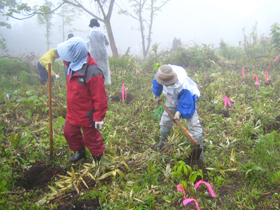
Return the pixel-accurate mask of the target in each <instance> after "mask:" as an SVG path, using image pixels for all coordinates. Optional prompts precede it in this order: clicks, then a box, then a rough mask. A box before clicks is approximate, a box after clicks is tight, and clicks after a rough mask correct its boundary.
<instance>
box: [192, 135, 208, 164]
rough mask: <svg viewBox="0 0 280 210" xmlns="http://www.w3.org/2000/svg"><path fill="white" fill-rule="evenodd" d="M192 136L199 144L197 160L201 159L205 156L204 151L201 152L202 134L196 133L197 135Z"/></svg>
mask: <svg viewBox="0 0 280 210" xmlns="http://www.w3.org/2000/svg"><path fill="white" fill-rule="evenodd" d="M194 138H195V140H196V141H197V142H198V143H199V144H200V148H201V149H202V152H201V154H200V157H199V160H201V161H203V160H204V158H205V155H204V152H203V142H202V134H198V135H196V136H194Z"/></svg>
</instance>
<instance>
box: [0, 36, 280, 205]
mask: <svg viewBox="0 0 280 210" xmlns="http://www.w3.org/2000/svg"><path fill="white" fill-rule="evenodd" d="M272 35H273V34H272ZM274 37H275V36H274ZM272 38H273V37H272ZM272 38H271V39H270V38H268V39H265V38H258V37H257V36H256V35H254V33H252V34H251V35H250V36H249V37H246V36H244V41H243V42H242V43H241V45H240V46H239V47H233V46H229V45H228V44H227V43H225V42H224V41H221V44H220V46H219V48H218V49H214V48H213V47H212V46H211V45H195V46H185V47H179V48H177V49H176V50H175V51H166V52H159V51H158V50H157V49H158V46H157V45H154V46H153V50H152V51H151V52H150V54H149V56H148V57H147V58H146V59H141V58H138V57H136V56H130V57H127V56H122V57H120V58H118V59H113V58H110V67H111V74H112V75H111V77H112V84H111V85H109V86H107V87H106V91H107V97H108V104H109V110H108V111H107V114H106V117H105V119H104V128H103V129H102V131H101V133H102V136H103V138H104V142H105V147H106V149H105V153H104V156H103V157H102V160H101V163H100V164H99V165H96V164H95V163H94V162H92V158H91V157H90V153H89V151H88V150H87V159H85V160H82V161H79V162H77V163H76V164H71V163H70V162H69V158H70V157H71V156H72V155H73V153H72V152H71V150H70V149H69V147H68V144H67V142H66V140H65V138H64V136H63V125H64V122H65V116H66V97H67V96H66V83H65V77H64V76H63V75H64V70H63V69H64V67H63V65H62V61H61V60H58V61H57V62H56V64H55V70H57V69H59V72H60V74H61V75H62V77H61V78H60V79H59V80H55V83H54V85H53V87H52V114H53V116H52V117H53V124H52V126H53V142H54V145H53V149H54V156H53V158H52V159H50V140H49V139H50V135H49V134H50V128H49V103H48V100H49V99H48V88H47V87H46V86H45V87H41V86H40V85H39V75H38V72H37V69H36V66H35V64H34V63H31V62H25V61H21V60H18V59H12V60H11V59H7V58H2V59H0V71H1V78H0V96H1V100H0V102H1V104H0V113H1V121H0V144H1V148H0V157H1V158H0V162H1V164H0V170H1V173H0V208H1V209H102V210H105V209H106V210H109V209H138V210H144V209H170V210H172V209H174V210H175V209H196V206H195V203H194V202H191V203H189V204H187V205H186V206H185V205H184V204H183V201H184V194H183V192H179V191H178V189H177V185H179V184H181V186H183V187H184V190H185V193H186V194H185V196H186V198H194V199H196V201H197V203H198V205H199V207H200V208H201V209H266V210H267V209H279V208H280V202H279V200H280V194H279V193H280V190H279V187H280V156H279V151H280V141H279V139H280V135H279V132H280V131H279V128H280V124H279V123H280V99H279V93H280V85H279V83H280V76H279V71H280V61H279V59H277V58H278V57H277V56H278V55H279V51H278V49H279V48H277V46H280V45H277V40H276V41H275V40H274V39H272ZM168 63H171V64H175V65H181V66H183V67H185V68H186V70H187V72H188V75H189V76H190V77H191V78H192V79H193V80H194V81H195V82H196V83H197V85H198V87H199V89H200V91H201V97H200V98H199V99H198V101H197V111H198V114H199V117H200V120H201V124H202V126H203V129H204V134H203V135H204V138H203V142H204V146H205V156H206V159H205V161H204V162H200V161H192V162H191V161H189V160H188V159H187V157H188V156H189V154H190V151H191V149H192V145H191V142H190V141H189V140H188V139H187V137H186V136H185V135H184V133H183V132H182V131H181V129H180V128H179V127H178V126H176V125H175V126H174V127H173V130H172V133H171V135H170V137H169V138H168V142H167V144H166V145H165V147H164V148H163V149H162V150H158V149H156V148H155V147H154V145H155V144H157V143H158V142H159V137H160V129H159V125H158V124H159V122H158V121H155V119H154V116H153V114H154V112H155V110H156V109H157V108H158V106H159V105H158V104H157V103H156V102H155V101H154V95H153V92H152V89H151V87H152V80H153V78H154V75H155V73H156V71H157V67H158V66H159V65H160V64H168ZM242 68H244V74H245V75H244V77H243V75H242ZM266 71H267V72H268V80H266V78H267V77H266V74H267V73H266ZM253 75H256V76H257V77H258V84H256V78H254V79H253V78H252V77H253ZM123 83H124V84H125V86H126V88H127V99H126V100H124V101H122V98H121V90H122V84H123ZM6 94H9V98H6V99H4V98H5V95H6ZM225 96H227V98H228V99H229V101H230V103H231V107H229V105H227V106H225V104H224V97H225ZM181 123H183V124H184V125H185V126H186V127H187V125H186V123H185V121H184V120H181ZM199 180H203V181H205V182H207V183H209V184H210V185H211V186H212V188H213V191H214V193H215V197H212V196H211V194H210V192H209V190H208V188H207V186H206V185H203V184H202V185H200V186H199V187H198V188H197V189H195V188H194V186H195V183H197V182H198V181H199Z"/></svg>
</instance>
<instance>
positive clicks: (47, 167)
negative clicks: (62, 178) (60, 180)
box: [16, 161, 65, 190]
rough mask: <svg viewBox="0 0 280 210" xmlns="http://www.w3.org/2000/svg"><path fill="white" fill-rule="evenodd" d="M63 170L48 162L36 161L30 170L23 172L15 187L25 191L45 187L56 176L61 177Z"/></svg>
mask: <svg viewBox="0 0 280 210" xmlns="http://www.w3.org/2000/svg"><path fill="white" fill-rule="evenodd" d="M64 173H65V170H64V169H63V168H62V167H60V166H58V165H51V164H49V163H48V162H43V161H37V162H36V163H35V164H34V165H33V166H32V167H31V168H30V169H28V170H26V171H24V172H23V174H22V177H21V178H19V179H18V180H17V181H16V185H17V186H21V187H23V188H25V189H27V190H30V189H33V188H35V187H39V186H40V187H41V188H44V187H47V186H48V184H49V182H50V181H51V180H52V179H53V178H54V177H55V176H57V175H58V174H60V175H62V174H64Z"/></svg>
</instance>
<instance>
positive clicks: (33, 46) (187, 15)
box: [1, 0, 280, 55]
mask: <svg viewBox="0 0 280 210" xmlns="http://www.w3.org/2000/svg"><path fill="white" fill-rule="evenodd" d="M30 2H32V1H30ZM56 2H58V1H56ZM116 2H117V4H118V5H122V6H126V7H127V8H129V7H128V0H121V1H120V0H116ZM36 3H37V4H39V1H36ZM279 8H280V1H277V0H266V1H264V0H242V1H241V0H235V1H225V0H212V1H209V0H196V1H191V0H171V1H170V2H168V3H167V4H166V5H165V6H164V7H163V8H162V11H161V12H158V13H157V16H155V19H154V25H153V34H152V44H154V43H158V44H160V45H159V47H160V49H161V50H169V49H171V47H172V41H173V39H174V38H175V37H176V38H178V39H181V41H182V42H183V43H184V44H185V45H190V46H193V44H194V43H196V44H201V43H205V44H213V45H214V46H215V47H218V46H219V43H220V41H221V39H223V40H224V41H225V42H227V43H229V44H231V45H234V46H238V45H239V41H242V40H243V32H242V29H243V28H245V32H246V35H248V36H249V35H250V33H251V30H252V27H253V26H254V25H255V24H256V23H257V24H258V25H257V32H258V36H260V35H264V36H268V37H269V36H270V28H271V25H272V24H273V23H274V22H278V23H280V15H279ZM118 10H119V8H118V7H117V6H116V5H115V7H114V12H113V15H112V18H111V24H112V29H113V33H114V37H115V42H116V45H117V48H118V51H119V53H120V54H124V53H125V52H126V50H127V48H128V47H130V53H131V54H135V55H141V37H140V33H139V31H137V30H136V28H137V26H138V22H137V21H136V20H134V19H132V18H131V17H129V16H125V15H119V14H118V13H117V12H118ZM91 18H92V17H91V16H89V15H87V14H86V13H85V12H82V13H81V14H80V16H79V18H77V19H76V20H75V22H74V25H73V26H71V27H69V26H68V27H66V32H65V37H67V34H68V33H70V32H72V33H74V35H75V36H80V37H82V38H84V39H85V38H86V36H87V33H88V31H89V29H90V28H89V27H88V25H89V21H90V19H91ZM147 18H148V17H147ZM9 22H10V23H11V24H12V28H11V29H4V28H2V29H1V34H2V36H3V37H4V38H5V39H6V41H7V46H8V49H9V53H10V54H14V55H20V54H22V53H24V52H34V53H35V54H37V55H43V54H44V53H45V52H46V50H47V45H46V38H45V36H44V35H45V28H44V26H43V25H39V24H38V21H37V17H36V16H35V17H32V18H30V19H26V20H14V19H11V18H10V20H9ZM61 23H62V20H61V17H59V16H57V15H55V16H54V19H53V27H52V30H51V31H52V35H51V40H50V41H51V43H52V44H51V46H50V48H54V47H56V46H57V44H59V43H60V42H62V41H63V38H62V37H63V36H62V30H61ZM100 24H101V29H102V30H103V31H104V32H105V33H106V29H105V27H104V24H103V23H101V22H100ZM107 50H108V53H109V55H111V49H110V47H108V49H107Z"/></svg>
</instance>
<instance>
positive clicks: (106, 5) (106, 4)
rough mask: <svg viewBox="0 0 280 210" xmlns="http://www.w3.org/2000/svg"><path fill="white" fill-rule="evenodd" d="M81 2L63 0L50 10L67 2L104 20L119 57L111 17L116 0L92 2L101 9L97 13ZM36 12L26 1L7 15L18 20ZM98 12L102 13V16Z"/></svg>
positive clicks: (111, 44)
mask: <svg viewBox="0 0 280 210" xmlns="http://www.w3.org/2000/svg"><path fill="white" fill-rule="evenodd" d="M81 2H82V1H78V0H62V2H61V4H60V5H59V6H58V7H57V8H55V9H54V10H52V11H50V12H54V11H55V10H57V9H58V8H60V7H61V6H62V5H63V4H65V3H66V4H70V5H72V6H74V7H78V8H81V9H82V10H84V11H85V12H87V13H88V14H89V15H91V16H92V17H93V18H96V19H98V20H99V21H101V22H103V23H104V24H105V26H106V29H107V33H108V38H109V41H110V46H111V50H112V54H113V56H114V57H115V58H117V57H118V50H117V47H116V42H115V39H114V35H113V30H112V26H111V17H112V13H113V7H114V4H115V0H94V2H93V3H91V4H96V5H97V8H98V11H99V12H97V13H94V12H92V11H90V10H89V9H88V7H86V6H85V5H84V4H83V3H81ZM106 9H107V12H106V11H105V10H106ZM13 13H16V14H19V13H25V15H26V17H24V18H17V17H15V16H14V15H13ZM36 14H37V12H34V11H32V10H31V8H30V7H29V6H28V5H27V4H26V3H22V4H20V5H18V7H17V9H12V10H9V12H8V13H6V15H7V16H9V17H12V18H15V19H18V20H23V19H27V18H30V17H33V16H34V15H36ZM98 14H100V16H99V15H98Z"/></svg>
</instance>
